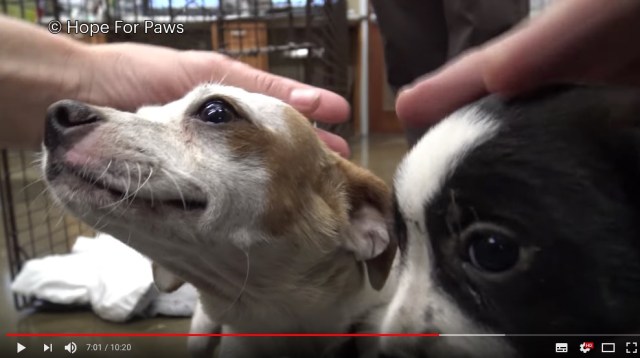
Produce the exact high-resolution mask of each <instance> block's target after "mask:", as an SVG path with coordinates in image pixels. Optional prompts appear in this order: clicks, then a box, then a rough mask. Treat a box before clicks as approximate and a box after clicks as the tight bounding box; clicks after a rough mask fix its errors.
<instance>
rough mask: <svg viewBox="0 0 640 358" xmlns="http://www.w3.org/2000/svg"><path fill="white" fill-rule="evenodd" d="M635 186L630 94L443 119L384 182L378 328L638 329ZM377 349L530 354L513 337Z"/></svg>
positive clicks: (475, 109)
mask: <svg viewBox="0 0 640 358" xmlns="http://www.w3.org/2000/svg"><path fill="white" fill-rule="evenodd" d="M638 183H640V94H639V93H637V92H631V91H627V90H619V89H602V88H561V89H551V90H548V91H547V92H546V93H541V94H540V95H537V96H534V97H531V98H529V99H520V100H513V101H510V102H506V103H505V102H502V101H500V100H498V99H496V98H487V99H484V100H482V101H480V102H478V103H476V104H474V105H473V106H472V107H469V108H465V109H463V110H461V111H459V112H457V113H454V114H453V115H452V116H450V117H449V118H447V119H445V120H444V121H442V122H441V123H440V124H438V125H437V126H435V127H434V128H433V129H432V130H431V131H430V132H429V133H427V134H426V135H425V137H424V138H422V140H421V141H420V142H419V143H418V144H417V145H416V147H415V148H414V149H413V151H412V152H411V153H410V154H409V155H408V156H407V158H405V160H404V161H403V163H402V164H401V166H400V168H399V170H398V174H397V176H396V179H395V196H396V201H397V203H398V204H397V213H396V220H402V221H403V222H404V224H403V225H398V224H397V223H396V225H395V227H396V228H402V229H403V232H401V233H399V234H400V235H399V237H400V238H402V239H403V241H401V242H399V247H400V248H401V251H402V255H403V256H402V261H403V265H402V267H403V270H404V272H403V273H402V274H401V275H402V276H401V284H400V288H399V290H398V293H397V294H396V297H395V298H394V301H396V302H393V304H392V306H391V307H392V309H391V310H390V312H389V314H388V316H387V317H386V319H385V324H386V327H383V328H385V329H387V330H389V331H394V330H402V331H403V332H404V331H412V332H410V333H420V332H425V331H427V332H429V331H431V332H432V331H436V332H441V333H511V334H588V333H592V334H593V333H610V334H624V333H637V332H639V331H640V185H639V184H638ZM405 232H406V233H405ZM416 292H421V296H419V297H418V296H416ZM422 296H424V297H422ZM393 307H402V309H400V308H396V309H394V308H393ZM407 312H412V313H407ZM411 315H413V316H414V317H415V315H421V316H419V317H418V319H417V321H419V323H416V318H412V317H411ZM383 342H384V341H383ZM470 342H472V343H470ZM384 343H385V344H383V351H385V353H386V354H390V355H392V356H393V355H395V354H397V355H399V356H403V354H402V351H403V350H405V349H406V350H405V353H406V352H414V353H415V352H421V353H420V354H414V353H412V354H413V356H423V355H424V356H429V357H438V356H447V357H448V356H474V354H473V353H472V352H484V353H487V354H491V355H492V356H498V355H500V354H494V353H495V352H502V353H504V352H511V353H505V354H503V355H506V356H510V355H511V354H514V355H516V352H517V355H523V356H526V355H532V356H536V354H539V353H540V352H539V351H536V350H532V349H531V341H527V339H526V338H513V337H509V338H496V339H493V340H489V339H484V340H482V339H478V340H476V341H471V340H465V341H463V340H462V339H460V340H456V339H453V338H451V339H448V340H441V341H437V340H434V341H433V343H428V342H425V341H417V340H416V341H414V342H413V343H412V344H411V345H412V346H411V347H402V345H400V344H398V345H393V341H391V340H389V341H388V342H384ZM386 344H388V345H386ZM416 345H417V346H416ZM421 345H422V346H421ZM473 345H477V347H476V346H473ZM498 346H502V348H500V347H498ZM462 347H464V348H462ZM476 348H477V349H476ZM474 349H476V350H474ZM547 349H553V347H551V348H547ZM455 352H458V353H459V354H456V353H455ZM549 352H552V350H547V351H546V353H549ZM405 356H408V355H406V354H405ZM477 356H482V355H477Z"/></svg>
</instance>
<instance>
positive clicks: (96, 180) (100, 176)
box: [91, 159, 113, 185]
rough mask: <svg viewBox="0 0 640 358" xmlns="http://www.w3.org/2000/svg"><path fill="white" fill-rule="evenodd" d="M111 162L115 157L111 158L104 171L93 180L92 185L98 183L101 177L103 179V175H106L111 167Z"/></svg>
mask: <svg viewBox="0 0 640 358" xmlns="http://www.w3.org/2000/svg"><path fill="white" fill-rule="evenodd" d="M111 163H113V159H109V163H108V164H107V166H106V167H105V168H104V170H103V171H102V173H101V174H100V175H99V176H98V177H97V178H96V179H95V180H94V181H92V182H91V185H94V184H95V183H97V182H98V181H99V180H100V179H102V177H103V176H105V174H107V172H108V171H109V168H110V167H111Z"/></svg>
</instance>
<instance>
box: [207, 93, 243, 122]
mask: <svg viewBox="0 0 640 358" xmlns="http://www.w3.org/2000/svg"><path fill="white" fill-rule="evenodd" d="M235 118H236V112H235V111H234V110H233V108H232V107H231V105H229V104H228V103H227V102H225V101H223V100H219V99H214V100H211V101H208V102H205V103H204V104H203V105H202V107H200V110H199V111H198V119H200V120H201V121H203V122H207V123H215V124H217V123H227V122H230V121H232V120H233V119H235Z"/></svg>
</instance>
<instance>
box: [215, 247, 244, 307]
mask: <svg viewBox="0 0 640 358" xmlns="http://www.w3.org/2000/svg"><path fill="white" fill-rule="evenodd" d="M241 250H242V249H241ZM242 253H244V256H245V259H246V263H247V265H246V271H245V276H244V281H243V282H242V286H241V287H240V292H239V293H238V296H236V298H235V299H234V300H233V301H232V302H231V304H230V305H229V307H227V308H226V309H225V310H224V311H222V313H221V314H220V317H224V316H225V315H226V314H227V313H229V311H231V309H232V308H233V307H234V306H235V305H236V304H237V303H238V302H240V298H241V297H242V294H243V293H244V292H245V290H246V289H247V283H248V282H249V273H250V272H251V260H250V256H249V249H248V248H247V249H246V250H242Z"/></svg>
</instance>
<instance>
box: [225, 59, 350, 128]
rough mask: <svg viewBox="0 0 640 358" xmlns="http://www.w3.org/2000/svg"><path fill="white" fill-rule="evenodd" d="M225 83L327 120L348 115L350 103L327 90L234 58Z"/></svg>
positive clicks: (319, 119) (339, 119)
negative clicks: (271, 97) (263, 69)
mask: <svg viewBox="0 0 640 358" xmlns="http://www.w3.org/2000/svg"><path fill="white" fill-rule="evenodd" d="M224 82H225V83H228V84H231V85H235V86H238V87H242V88H244V89H246V90H248V91H252V92H260V93H264V94H266V95H269V96H273V97H276V98H279V99H281V100H283V101H285V102H287V103H289V104H290V105H291V106H293V107H294V108H296V109H297V110H298V111H300V112H302V113H303V114H305V115H306V116H308V117H310V118H313V119H316V120H318V121H322V122H325V123H339V122H343V121H345V120H346V119H348V118H349V114H350V108H349V103H348V102H347V101H346V100H345V99H344V98H342V97H341V96H339V95H337V94H335V93H333V92H331V91H327V90H324V89H320V88H316V87H313V86H309V85H305V84H302V83H300V82H297V81H294V80H291V79H288V78H284V77H281V76H276V75H273V74H270V73H267V72H264V71H260V70H257V69H255V68H253V67H250V66H248V65H246V64H243V63H241V62H237V61H232V64H231V68H230V69H229V74H228V76H226V78H225V80H224Z"/></svg>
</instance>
